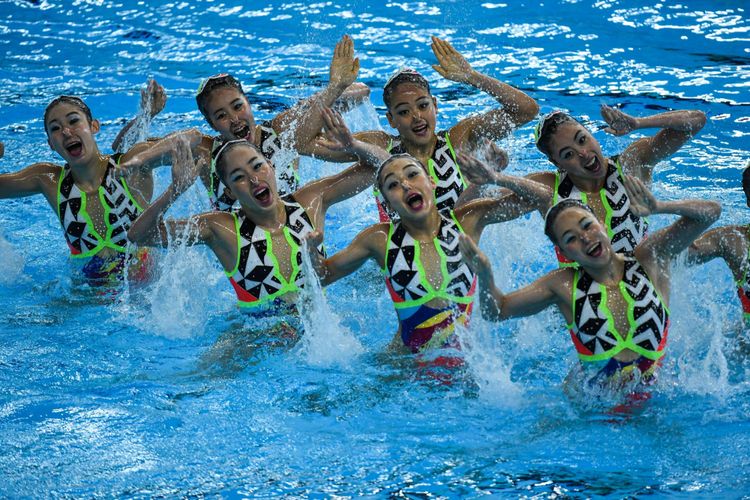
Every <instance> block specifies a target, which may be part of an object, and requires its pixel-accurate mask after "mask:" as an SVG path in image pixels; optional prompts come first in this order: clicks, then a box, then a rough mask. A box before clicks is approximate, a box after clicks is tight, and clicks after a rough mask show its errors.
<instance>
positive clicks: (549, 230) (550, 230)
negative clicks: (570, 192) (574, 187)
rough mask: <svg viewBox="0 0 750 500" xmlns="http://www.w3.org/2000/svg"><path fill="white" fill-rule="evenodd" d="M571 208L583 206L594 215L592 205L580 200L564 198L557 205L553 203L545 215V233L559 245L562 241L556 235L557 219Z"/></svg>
mask: <svg viewBox="0 0 750 500" xmlns="http://www.w3.org/2000/svg"><path fill="white" fill-rule="evenodd" d="M569 208H582V209H584V210H586V211H587V212H590V213H591V215H594V211H593V210H592V209H591V207H590V206H588V205H586V204H585V203H583V202H582V201H580V200H573V199H567V200H562V201H561V202H559V203H557V204H556V205H552V206H551V207H550V209H549V210H547V215H545V216H544V234H546V235H547V238H549V239H550V240H551V241H552V243H554V244H555V245H557V246H560V242H559V241H557V237H556V236H555V231H554V227H555V221H556V220H557V218H558V217H559V216H560V214H561V213H563V212H564V211H565V210H567V209H569Z"/></svg>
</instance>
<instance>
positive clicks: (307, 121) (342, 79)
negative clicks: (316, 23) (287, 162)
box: [271, 35, 359, 154]
mask: <svg viewBox="0 0 750 500" xmlns="http://www.w3.org/2000/svg"><path fill="white" fill-rule="evenodd" d="M358 73H359V58H355V57H354V42H353V41H352V39H351V37H350V36H349V35H344V36H343V37H342V38H341V40H339V42H338V43H337V44H336V47H335V48H334V50H333V59H332V60H331V68H330V76H329V78H328V86H327V87H326V88H325V89H323V90H321V91H320V92H318V93H317V94H315V95H313V96H312V97H310V98H309V99H306V100H303V101H301V102H299V103H298V104H296V105H295V106H293V107H292V108H290V109H288V110H287V111H284V112H283V113H280V114H279V115H278V116H276V117H275V118H274V119H273V120H271V128H273V129H274V130H275V131H276V133H277V134H279V135H282V134H284V132H286V131H289V130H292V134H293V139H294V148H295V149H296V150H298V151H300V152H301V154H309V151H310V150H311V148H312V145H313V142H314V141H315V137H316V136H317V135H318V134H319V133H320V129H321V128H322V127H323V109H325V108H330V107H331V106H333V104H334V102H336V99H338V98H339V97H340V96H341V94H342V93H343V92H344V90H346V88H347V87H349V85H351V84H352V83H354V80H356V79H357V74H358ZM292 128H293V129H292Z"/></svg>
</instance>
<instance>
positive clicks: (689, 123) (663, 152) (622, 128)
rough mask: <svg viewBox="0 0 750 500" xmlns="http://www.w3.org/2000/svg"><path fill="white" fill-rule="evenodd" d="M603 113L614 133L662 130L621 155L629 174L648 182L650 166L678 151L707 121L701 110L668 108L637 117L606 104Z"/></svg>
mask: <svg viewBox="0 0 750 500" xmlns="http://www.w3.org/2000/svg"><path fill="white" fill-rule="evenodd" d="M601 114H602V117H603V118H604V120H605V121H606V122H607V124H608V125H609V127H607V128H606V129H604V130H605V131H606V132H609V133H610V134H613V135H617V136H620V135H625V134H629V133H630V132H632V131H634V130H639V129H645V128H660V129H661V130H660V131H659V132H657V133H656V135H654V136H652V137H644V138H643V139H639V140H637V141H635V142H633V143H632V144H630V145H629V146H628V147H627V148H625V151H623V152H622V154H621V155H620V159H621V162H622V165H623V168H624V169H625V171H626V173H631V174H634V175H638V177H639V178H640V179H641V180H643V181H645V182H650V181H651V170H650V169H649V168H647V167H652V166H654V165H656V164H657V163H659V162H660V161H662V160H663V159H665V158H667V157H669V156H671V155H672V154H674V153H675V152H677V150H679V149H680V148H681V147H682V145H683V144H685V143H686V142H687V141H689V140H690V139H691V138H692V137H693V136H694V135H695V134H697V133H698V132H700V130H701V129H702V128H703V126H704V125H705V124H706V115H705V113H703V112H702V111H698V110H683V111H668V112H666V113H660V114H657V115H653V116H646V117H643V118H636V117H633V116H630V115H628V114H625V113H623V112H622V111H620V110H619V109H616V108H612V107H610V106H605V105H602V107H601Z"/></svg>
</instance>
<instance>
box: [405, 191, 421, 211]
mask: <svg viewBox="0 0 750 500" xmlns="http://www.w3.org/2000/svg"><path fill="white" fill-rule="evenodd" d="M406 204H407V205H409V207H410V208H411V209H412V210H414V211H418V210H421V209H422V207H423V206H424V198H422V195H421V194H419V193H412V194H410V195H409V196H407V197H406Z"/></svg>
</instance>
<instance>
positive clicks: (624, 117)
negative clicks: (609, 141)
mask: <svg viewBox="0 0 750 500" xmlns="http://www.w3.org/2000/svg"><path fill="white" fill-rule="evenodd" d="M600 112H601V114H602V118H604V121H605V122H607V125H609V127H607V128H605V129H604V131H605V132H607V133H609V134H612V135H616V136H620V135H625V134H629V133H630V132H632V131H633V130H635V129H636V128H638V123H637V120H636V119H635V118H634V117H632V116H630V115H628V114H626V113H623V112H622V111H620V110H619V109H617V108H613V107H611V106H607V105H606V104H602V105H601V107H600Z"/></svg>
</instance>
